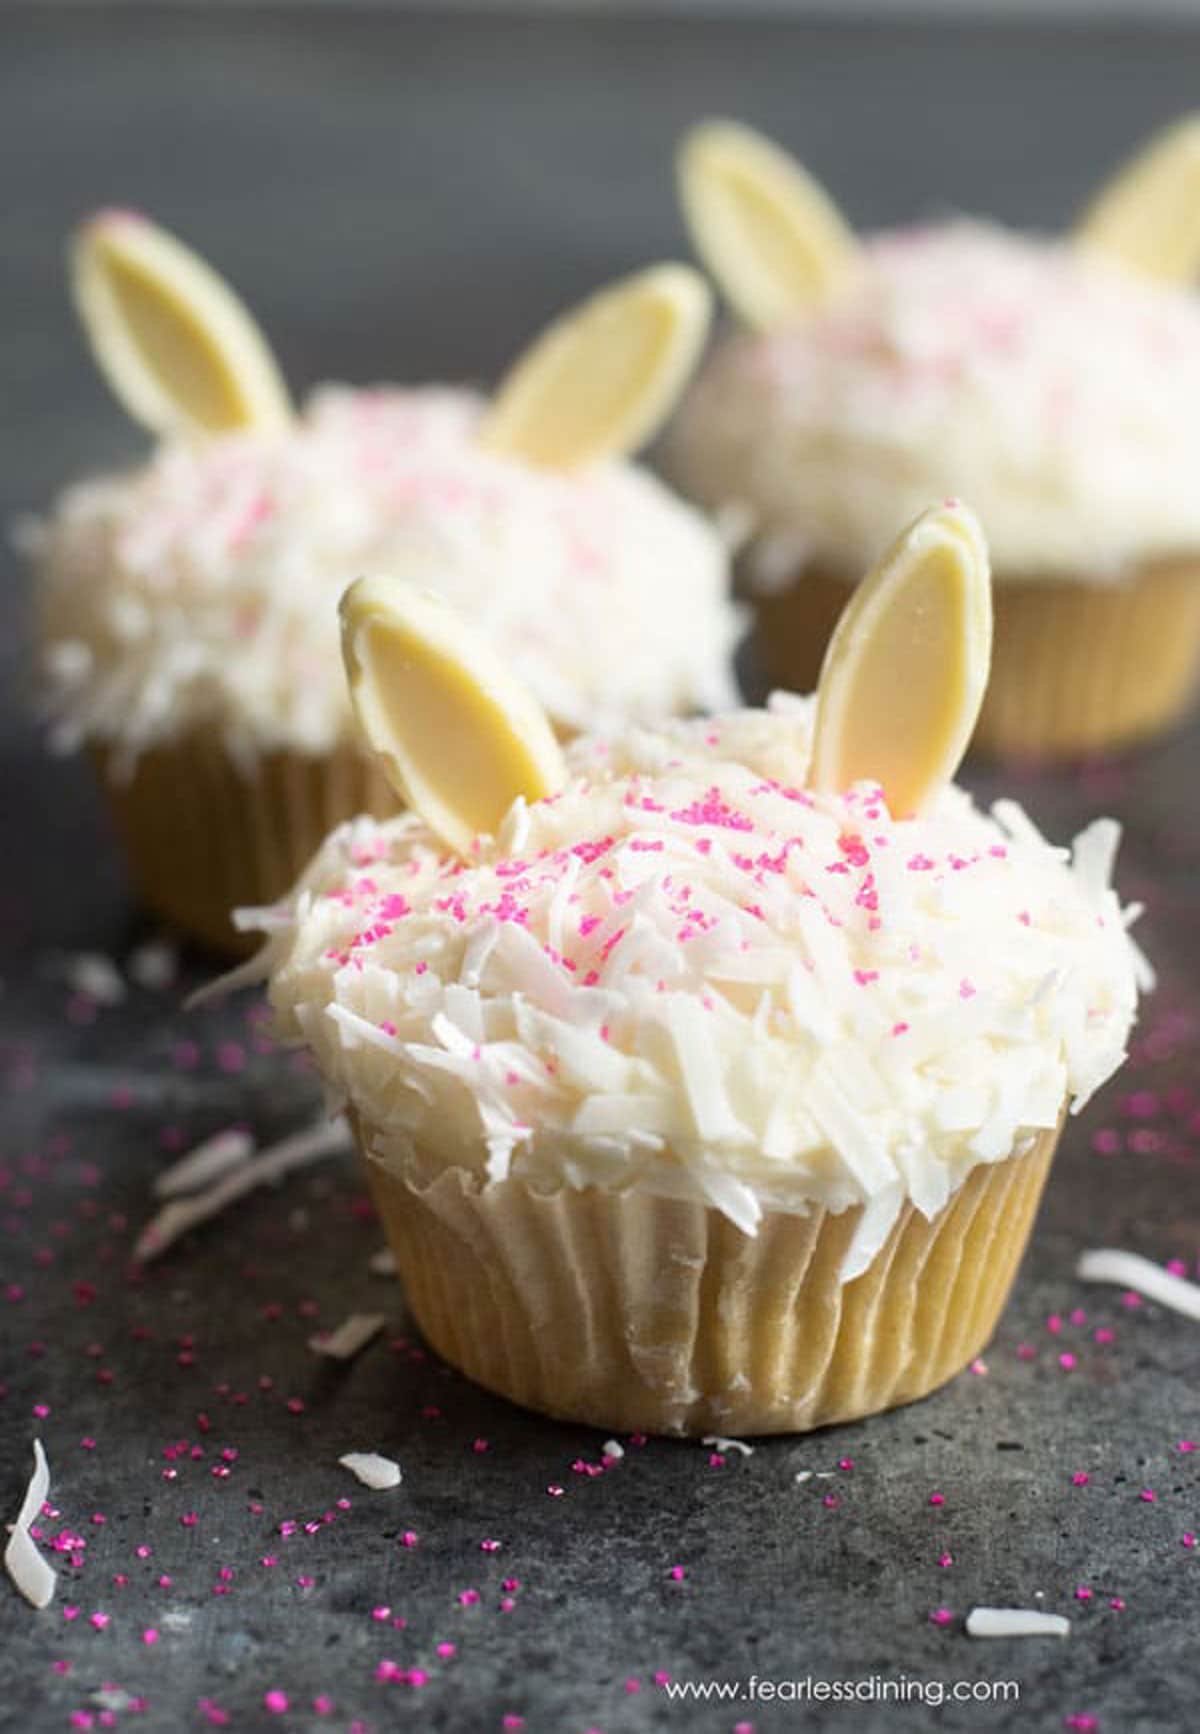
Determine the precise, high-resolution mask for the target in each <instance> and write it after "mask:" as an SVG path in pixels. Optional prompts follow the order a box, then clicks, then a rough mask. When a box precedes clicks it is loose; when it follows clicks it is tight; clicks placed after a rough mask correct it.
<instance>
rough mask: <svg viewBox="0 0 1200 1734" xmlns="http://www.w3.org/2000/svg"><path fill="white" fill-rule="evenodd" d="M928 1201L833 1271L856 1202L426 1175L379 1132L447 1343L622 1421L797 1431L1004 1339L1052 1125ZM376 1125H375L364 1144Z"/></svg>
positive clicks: (426, 1317)
mask: <svg viewBox="0 0 1200 1734" xmlns="http://www.w3.org/2000/svg"><path fill="white" fill-rule="evenodd" d="M1057 1139H1058V1134H1057V1131H1054V1132H1045V1133H1041V1134H1038V1135H1037V1137H1036V1139H1035V1141H1034V1143H1033V1144H1032V1145H1031V1147H1030V1148H1029V1149H1028V1150H1026V1151H1025V1152H1024V1153H1022V1154H1020V1155H1017V1156H1012V1157H1009V1158H1008V1160H1007V1161H1004V1162H1000V1163H997V1164H995V1165H993V1166H981V1167H977V1168H975V1169H974V1170H973V1171H972V1172H971V1173H970V1174H969V1175H968V1177H967V1180H966V1181H965V1183H964V1184H963V1186H962V1187H961V1188H960V1189H959V1191H958V1192H957V1193H956V1194H955V1195H954V1197H953V1198H952V1199H951V1200H950V1201H949V1202H948V1203H947V1204H946V1206H945V1207H944V1208H943V1210H942V1211H941V1212H940V1213H939V1214H938V1215H937V1216H936V1217H935V1218H934V1219H933V1220H932V1221H927V1220H926V1219H925V1217H923V1216H922V1215H921V1214H920V1213H919V1212H918V1211H916V1210H915V1209H914V1208H913V1207H912V1206H911V1205H910V1206H908V1207H907V1208H906V1209H905V1210H904V1212H903V1214H902V1215H901V1217H900V1219H899V1220H898V1221H897V1223H896V1225H895V1227H894V1228H893V1230H892V1233H891V1235H890V1236H889V1237H888V1239H887V1241H886V1243H885V1244H884V1246H883V1247H882V1248H881V1249H880V1251H879V1253H878V1255H877V1256H876V1258H875V1259H874V1260H873V1262H872V1263H871V1265H870V1266H869V1268H868V1269H867V1270H866V1271H865V1272H864V1273H863V1274H862V1275H861V1276H859V1277H857V1278H856V1279H855V1280H854V1281H853V1282H849V1283H846V1284H844V1285H843V1284H842V1283H841V1282H840V1281H839V1278H838V1272H839V1269H840V1266H841V1262H842V1258H843V1255H844V1253H845V1252H846V1249H847V1247H848V1245H849V1243H850V1239H851V1236H852V1235H853V1233H854V1230H855V1228H856V1226H857V1223H858V1220H859V1217H860V1214H861V1212H860V1210H858V1209H854V1210H847V1211H844V1212H843V1213H842V1214H841V1215H837V1216H834V1215H830V1214H829V1213H828V1212H825V1211H817V1212H815V1213H814V1214H813V1215H811V1216H807V1217H799V1216H794V1215H786V1214H784V1213H782V1212H771V1213H768V1214H767V1215H766V1216H765V1217H764V1219H763V1221H762V1223H761V1224H760V1227H759V1231H758V1234H757V1236H756V1237H753V1238H752V1237H750V1236H747V1235H745V1234H743V1233H742V1232H741V1231H740V1230H739V1229H737V1228H735V1227H734V1226H733V1224H732V1223H730V1222H729V1221H728V1220H727V1219H726V1218H725V1217H724V1216H722V1215H721V1213H720V1212H719V1211H716V1210H713V1209H710V1208H707V1207H706V1206H704V1205H703V1204H700V1203H685V1202H680V1201H677V1200H672V1199H664V1198H655V1197H651V1196H649V1195H648V1194H646V1193H643V1192H639V1191H637V1190H636V1189H635V1190H630V1191H626V1192H614V1191H606V1190H603V1189H601V1188H597V1187H590V1188H587V1189H584V1190H572V1189H568V1188H564V1189H563V1190H561V1191H559V1192H558V1193H555V1194H553V1195H550V1196H547V1195H540V1194H535V1193H534V1192H532V1191H530V1189H529V1188H528V1187H527V1186H526V1185H525V1184H524V1183H523V1182H522V1181H520V1180H517V1179H508V1180H505V1181H501V1182H496V1183H492V1184H490V1185H488V1186H485V1187H483V1188H480V1187H479V1186H478V1185H477V1184H475V1183H473V1182H472V1180H471V1179H470V1178H469V1177H468V1176H466V1175H465V1174H464V1173H463V1171H462V1170H460V1169H447V1170H443V1172H442V1173H441V1174H440V1175H439V1176H438V1178H437V1179H436V1180H435V1181H434V1182H433V1183H432V1184H431V1185H429V1186H427V1187H425V1188H423V1189H417V1188H415V1187H414V1186H412V1185H410V1184H409V1183H408V1182H407V1181H406V1180H405V1179H404V1178H402V1177H401V1176H399V1175H397V1174H396V1173H394V1172H393V1171H391V1170H389V1169H388V1168H386V1167H384V1165H383V1164H382V1163H380V1162H378V1161H376V1160H374V1159H372V1158H371V1156H370V1154H369V1142H370V1135H369V1131H368V1133H367V1134H366V1142H365V1143H364V1144H363V1152H364V1155H365V1156H366V1158H367V1160H366V1167H367V1170H368V1174H369V1178H370V1184H371V1188H372V1191H373V1193H374V1196H375V1201H376V1204H377V1206H378V1209H379V1212H380V1215H381V1216H382V1218H383V1223H384V1226H385V1228H386V1230H387V1234H388V1238H389V1240H390V1242H391V1245H392V1249H393V1252H394V1254H395V1259H396V1265H397V1269H398V1271H399V1273H400V1276H401V1279H402V1282H403V1284H404V1290H405V1294H406V1297H407V1300H408V1304H409V1307H410V1309H411V1311H412V1313H413V1315H414V1317H415V1319H416V1321H417V1323H418V1324H419V1326H420V1328H421V1330H422V1332H423V1333H424V1335H425V1337H426V1338H427V1340H428V1341H429V1343H430V1344H431V1345H432V1346H433V1348H434V1349H436V1350H437V1352H438V1354H439V1355H441V1356H442V1358H443V1359H444V1360H446V1361H448V1362H449V1363H450V1364H451V1365H452V1366H454V1367H457V1368H458V1369H459V1371H460V1372H463V1373H465V1374H466V1375H467V1376H468V1377H469V1378H471V1379H474V1380H475V1381H476V1382H477V1383H478V1384H480V1385H484V1386H486V1387H487V1389H488V1390H491V1391H495V1392H497V1393H498V1394H499V1395H501V1396H503V1397H507V1398H510V1399H511V1400H512V1401H513V1402H515V1403H520V1404H523V1405H524V1406H525V1407H527V1408H530V1409H537V1410H540V1411H541V1412H542V1413H543V1414H547V1415H552V1416H556V1417H558V1418H560V1419H562V1420H569V1421H582V1422H586V1423H588V1424H590V1425H591V1426H594V1427H601V1428H605V1429H608V1430H609V1431H612V1432H633V1431H642V1432H652V1433H676V1434H679V1433H682V1434H704V1433H728V1434H735V1435H740V1434H747V1433H750V1434H754V1433H786V1432H803V1431H806V1430H808V1429H810V1428H813V1427H822V1426H826V1425H828V1424H829V1423H831V1422H834V1421H850V1420H854V1419H856V1418H858V1417H860V1416H863V1415H871V1414H875V1413H877V1412H878V1411H879V1410H882V1409H889V1408H893V1407H895V1406H896V1405H897V1404H900V1403H910V1402H912V1401H913V1400H914V1399H916V1398H918V1397H923V1396H925V1395H926V1394H927V1393H928V1392H930V1391H933V1390H935V1389H936V1388H937V1387H938V1386H939V1385H941V1384H944V1383H945V1381H946V1380H947V1379H949V1378H951V1377H952V1376H953V1375H954V1374H955V1373H957V1372H958V1371H960V1370H961V1369H962V1368H963V1367H965V1366H966V1365H967V1364H968V1363H969V1362H970V1361H971V1360H972V1359H973V1358H974V1357H975V1356H976V1355H977V1354H978V1353H979V1352H980V1350H981V1349H982V1348H983V1347H984V1345H985V1344H986V1343H987V1341H988V1339H989V1338H990V1336H991V1334H992V1331H993V1329H994V1327H995V1324H996V1321H997V1319H998V1317H999V1315H1000V1312H1001V1309H1002V1308H1003V1306H1004V1302H1005V1299H1006V1297H1007V1295H1008V1291H1009V1287H1010V1285H1011V1283H1012V1280H1013V1277H1014V1275H1015V1273H1016V1269H1017V1266H1018V1264H1019V1263H1020V1260H1021V1255H1022V1253H1023V1251H1024V1248H1025V1244H1026V1241H1027V1239H1028V1236H1029V1230H1030V1227H1031V1225H1032V1222H1033V1218H1034V1215H1035V1213H1036V1210H1037V1205H1038V1200H1039V1198H1040V1196H1041V1191H1042V1187H1043V1184H1044V1182H1045V1179H1046V1174H1047V1171H1048V1169H1049V1166H1050V1161H1051V1158H1052V1156H1053V1154H1054V1147H1055V1144H1056V1143H1057ZM362 1142H363V1140H362V1136H361V1131H360V1143H362Z"/></svg>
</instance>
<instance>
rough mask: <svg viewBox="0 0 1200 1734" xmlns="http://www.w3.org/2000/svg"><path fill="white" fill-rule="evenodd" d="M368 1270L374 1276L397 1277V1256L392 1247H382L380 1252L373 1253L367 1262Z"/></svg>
mask: <svg viewBox="0 0 1200 1734" xmlns="http://www.w3.org/2000/svg"><path fill="white" fill-rule="evenodd" d="M367 1269H368V1270H369V1271H370V1273H371V1275H372V1276H395V1274H396V1255H395V1253H394V1252H393V1251H392V1249H391V1247H390V1246H381V1247H380V1249H379V1251H378V1252H373V1253H372V1254H371V1256H370V1258H369V1259H368V1261H367Z"/></svg>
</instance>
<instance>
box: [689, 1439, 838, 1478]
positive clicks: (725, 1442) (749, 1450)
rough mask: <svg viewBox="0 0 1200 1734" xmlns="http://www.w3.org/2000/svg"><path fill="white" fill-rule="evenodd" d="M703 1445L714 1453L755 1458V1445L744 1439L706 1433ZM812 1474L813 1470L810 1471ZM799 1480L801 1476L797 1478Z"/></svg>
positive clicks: (702, 1440)
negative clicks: (735, 1453)
mask: <svg viewBox="0 0 1200 1734" xmlns="http://www.w3.org/2000/svg"><path fill="white" fill-rule="evenodd" d="M700 1443H701V1445H711V1446H712V1448H713V1450H714V1451H740V1452H741V1454H742V1456H743V1457H753V1455H754V1447H753V1445H747V1443H746V1441H745V1440H744V1439H725V1438H723V1437H722V1436H721V1434H720V1433H706V1434H705V1435H704V1437H703V1439H701V1441H700ZM809 1473H810V1474H811V1473H812V1472H811V1470H810V1471H809ZM796 1479H797V1480H799V1476H797V1478H796Z"/></svg>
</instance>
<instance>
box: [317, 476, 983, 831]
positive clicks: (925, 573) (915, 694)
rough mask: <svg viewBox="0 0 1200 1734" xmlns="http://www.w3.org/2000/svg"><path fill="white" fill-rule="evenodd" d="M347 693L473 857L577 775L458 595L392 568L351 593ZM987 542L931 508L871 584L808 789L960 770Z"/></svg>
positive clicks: (826, 687) (968, 524)
mask: <svg viewBox="0 0 1200 1734" xmlns="http://www.w3.org/2000/svg"><path fill="white" fill-rule="evenodd" d="M341 625H342V650H343V655H344V658H345V663H346V672H347V676H348V678H349V682H350V695H351V700H352V702H353V705H354V710H355V714H356V716H357V719H358V724H359V727H360V729H361V732H362V734H363V735H364V737H365V739H366V742H367V744H368V746H369V747H370V748H371V750H372V751H373V752H374V753H375V754H376V755H377V756H378V758H379V760H380V764H381V766H382V768H383V770H384V772H385V774H386V776H387V777H388V780H389V781H390V782H391V783H392V786H393V787H394V788H395V790H396V792H397V794H399V796H400V797H401V799H402V800H403V801H404V802H405V803H406V804H407V805H408V806H410V807H412V808H414V809H415V810H416V811H417V812H418V813H419V814H420V815H421V817H422V818H423V819H424V820H425V822H426V824H427V825H428V826H429V828H430V829H431V830H432V831H433V832H434V833H435V834H436V835H437V836H438V837H439V838H441V839H442V841H443V842H445V843H447V844H448V845H449V846H450V848H451V849H453V850H454V851H456V852H457V853H458V854H460V855H462V856H464V857H466V858H470V856H471V855H472V853H473V851H474V848H475V847H476V840H477V839H478V838H479V837H480V836H484V835H494V834H495V833H496V831H497V829H498V827H499V824H500V821H501V820H502V819H503V818H504V815H505V814H506V813H507V811H508V809H509V808H510V807H511V806H512V804H513V802H514V801H515V800H516V799H517V798H518V797H519V796H520V797H523V798H524V799H525V800H526V801H536V800H541V799H544V798H546V797H547V796H550V795H554V794H556V793H557V792H558V791H559V790H560V789H561V788H562V787H563V785H564V783H565V781H566V775H567V772H566V765H565V762H564V759H563V754H562V750H561V748H560V746H559V744H558V741H557V740H556V738H555V735H554V731H553V729H552V728H551V726H550V723H549V721H548V720H547V718H546V716H545V714H544V713H543V711H542V709H541V707H540V706H539V704H538V703H537V700H536V699H535V698H534V697H533V696H532V694H531V693H529V692H528V691H527V690H526V689H525V688H524V687H523V686H522V685H521V683H520V682H519V681H518V680H516V679H515V677H514V676H513V675H512V674H511V672H510V671H509V668H508V665H507V663H505V662H504V661H503V660H502V659H501V657H500V656H499V655H498V653H497V652H496V650H495V649H494V648H493V647H492V646H491V645H490V644H489V643H488V642H487V640H486V639H484V638H481V637H480V636H479V635H478V634H476V633H475V631H474V630H473V629H472V628H470V627H469V626H468V625H467V624H466V622H465V621H464V620H462V619H461V618H460V617H459V616H458V615H457V614H456V613H455V612H454V611H453V610H452V609H451V608H450V607H448V606H447V604H446V603H445V602H443V601H441V600H440V599H439V598H438V597H436V596H434V595H432V594H431V593H430V592H428V591H426V590H422V589H419V588H417V587H415V586H414V585H412V584H410V583H407V582H405V581H403V580H399V579H394V578H363V579H360V580H359V581H358V583H356V584H353V585H351V587H350V589H349V590H347V592H346V593H345V595H344V596H343V598H342V603H341ZM991 643H992V599H991V585H990V580H989V574H988V558H987V548H986V546H985V544H984V540H983V535H982V532H981V531H980V528H979V525H978V523H977V522H976V520H975V517H974V515H973V514H972V513H971V512H969V511H968V510H967V509H966V508H965V507H963V506H961V505H959V504H958V503H957V502H955V501H947V502H946V504H945V505H943V506H940V507H937V508H935V509H933V510H931V511H929V512H926V513H925V514H924V515H923V516H922V517H920V518H918V519H917V521H916V522H915V523H914V524H913V525H911V526H910V528H909V529H908V530H907V531H905V533H904V535H903V536H901V537H900V539H899V541H898V542H897V543H896V544H895V546H894V547H893V548H892V549H891V551H890V552H889V553H888V554H887V555H886V556H885V558H884V559H883V560H882V561H881V562H880V563H879V565H878V566H877V567H876V568H875V570H874V571H873V572H872V573H871V574H870V575H869V577H867V578H866V579H865V580H864V581H863V583H862V584H860V585H859V586H858V587H857V589H856V590H855V592H854V595H853V597H852V599H851V601H850V603H849V604H848V606H847V608H846V610H845V612H844V613H843V615H842V618H841V620H840V621H839V623H838V626H837V630H836V631H835V633H834V635H833V638H832V639H831V641H830V644H829V649H828V651H827V652H826V656H825V662H824V666H823V668H822V671H821V680H820V685H819V687H818V691H817V710H816V723H815V728H814V735H813V745H812V753H811V759H810V763H809V765H808V766H807V767H804V766H797V767H796V771H797V778H798V780H803V781H805V782H806V783H807V785H808V787H810V788H813V789H818V790H825V791H829V792H837V791H840V790H845V789H848V788H850V787H851V786H852V785H853V784H854V783H856V782H859V781H861V780H863V779H870V780H871V781H873V782H877V783H879V784H880V785H881V786H882V788H883V790H884V794H885V797H886V799H887V801H888V805H889V807H890V809H891V811H892V812H893V814H895V815H896V816H897V817H900V816H904V815H907V814H911V813H914V812H918V811H919V810H920V809H921V808H922V807H923V806H924V805H925V804H926V803H927V802H928V801H929V800H930V799H931V797H932V796H933V795H934V794H935V793H936V791H937V790H938V789H939V788H940V787H941V786H942V785H943V784H944V783H946V782H949V781H950V779H951V778H952V777H953V775H954V773H955V771H956V770H957V768H958V765H959V763H960V761H961V759H962V756H963V754H964V752H965V751H966V748H967V742H968V741H969V739H970V737H971V733H972V730H973V729H974V726H975V721H976V718H977V717H978V714H979V707H980V704H981V703H982V701H983V693H984V688H985V687H986V685H987V677H988V667H989V663H990V659H991Z"/></svg>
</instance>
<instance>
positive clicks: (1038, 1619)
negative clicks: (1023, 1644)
mask: <svg viewBox="0 0 1200 1734" xmlns="http://www.w3.org/2000/svg"><path fill="white" fill-rule="evenodd" d="M1070 1633H1071V1622H1070V1620H1068V1619H1065V1618H1064V1617H1063V1615H1062V1614H1044V1613H1042V1612H1041V1611H1040V1610H1039V1609H1037V1608H972V1609H971V1611H970V1613H969V1614H968V1615H967V1636H968V1637H969V1638H1066V1637H1069V1636H1070Z"/></svg>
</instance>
